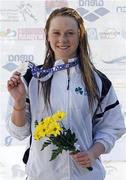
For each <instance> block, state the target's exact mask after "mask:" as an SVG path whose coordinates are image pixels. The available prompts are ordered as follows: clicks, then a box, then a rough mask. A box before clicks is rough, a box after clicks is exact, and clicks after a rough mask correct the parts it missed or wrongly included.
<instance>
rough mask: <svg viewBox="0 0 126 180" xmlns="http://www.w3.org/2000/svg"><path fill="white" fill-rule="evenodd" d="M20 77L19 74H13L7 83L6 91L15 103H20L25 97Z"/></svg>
mask: <svg viewBox="0 0 126 180" xmlns="http://www.w3.org/2000/svg"><path fill="white" fill-rule="evenodd" d="M20 75H21V74H20V73H19V72H17V71H16V72H14V74H13V75H12V76H11V77H10V79H9V80H8V82H7V89H8V91H9V93H10V95H11V96H12V97H13V98H14V100H15V101H20V100H22V99H25V97H26V90H25V86H24V83H23V82H22V80H21V76H20Z"/></svg>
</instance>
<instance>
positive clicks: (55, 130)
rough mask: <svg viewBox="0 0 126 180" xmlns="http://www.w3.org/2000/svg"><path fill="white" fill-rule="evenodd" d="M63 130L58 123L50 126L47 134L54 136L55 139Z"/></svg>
mask: <svg viewBox="0 0 126 180" xmlns="http://www.w3.org/2000/svg"><path fill="white" fill-rule="evenodd" d="M62 130H63V129H62V128H61V126H60V124H59V123H57V122H54V123H52V124H50V126H49V128H48V131H47V134H48V135H49V136H50V135H54V136H55V137H56V136H57V135H59V134H60V132H61V131H62Z"/></svg>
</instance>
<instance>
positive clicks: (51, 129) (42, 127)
mask: <svg viewBox="0 0 126 180" xmlns="http://www.w3.org/2000/svg"><path fill="white" fill-rule="evenodd" d="M65 116H66V113H64V112H59V111H58V112H56V113H55V114H53V115H52V116H49V117H46V118H44V119H42V120H41V121H40V122H39V123H38V124H37V125H36V128H35V131H34V134H33V136H34V139H35V140H37V141H39V140H40V139H41V138H43V137H49V136H50V135H54V136H57V135H59V134H60V132H61V131H62V130H63V129H62V128H61V126H60V124H59V123H58V122H57V121H59V120H62V119H63V118H64V117H65Z"/></svg>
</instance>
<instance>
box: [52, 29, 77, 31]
mask: <svg viewBox="0 0 126 180" xmlns="http://www.w3.org/2000/svg"><path fill="white" fill-rule="evenodd" d="M52 31H60V29H52ZM66 31H75V29H67V30H66Z"/></svg>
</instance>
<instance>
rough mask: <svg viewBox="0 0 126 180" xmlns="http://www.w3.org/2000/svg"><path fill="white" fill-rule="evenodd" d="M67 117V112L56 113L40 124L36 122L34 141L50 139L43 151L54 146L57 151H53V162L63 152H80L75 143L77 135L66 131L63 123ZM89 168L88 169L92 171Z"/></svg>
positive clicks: (44, 144) (68, 130)
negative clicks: (49, 146) (51, 145)
mask: <svg viewBox="0 0 126 180" xmlns="http://www.w3.org/2000/svg"><path fill="white" fill-rule="evenodd" d="M65 116H66V113H65V112H56V113H55V114H53V115H52V116H49V117H46V118H44V119H42V120H41V121H40V122H38V121H36V122H35V131H34V134H33V136H34V139H35V140H36V141H39V140H40V139H41V138H45V137H47V138H48V139H47V140H46V141H45V142H44V143H43V146H42V149H41V150H43V149H44V148H45V147H47V146H48V145H50V144H54V145H55V146H56V149H53V150H52V156H51V158H50V161H51V160H54V159H55V158H56V157H57V156H58V155H59V154H60V153H62V151H63V150H66V151H67V150H68V151H70V152H72V153H77V152H79V150H78V149H77V148H76V146H75V143H76V142H77V138H76V136H75V133H74V132H72V131H71V130H70V128H69V129H66V128H65V127H64V125H63V123H62V119H64V118H65ZM90 168H91V167H89V168H88V169H89V170H91V169H90Z"/></svg>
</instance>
